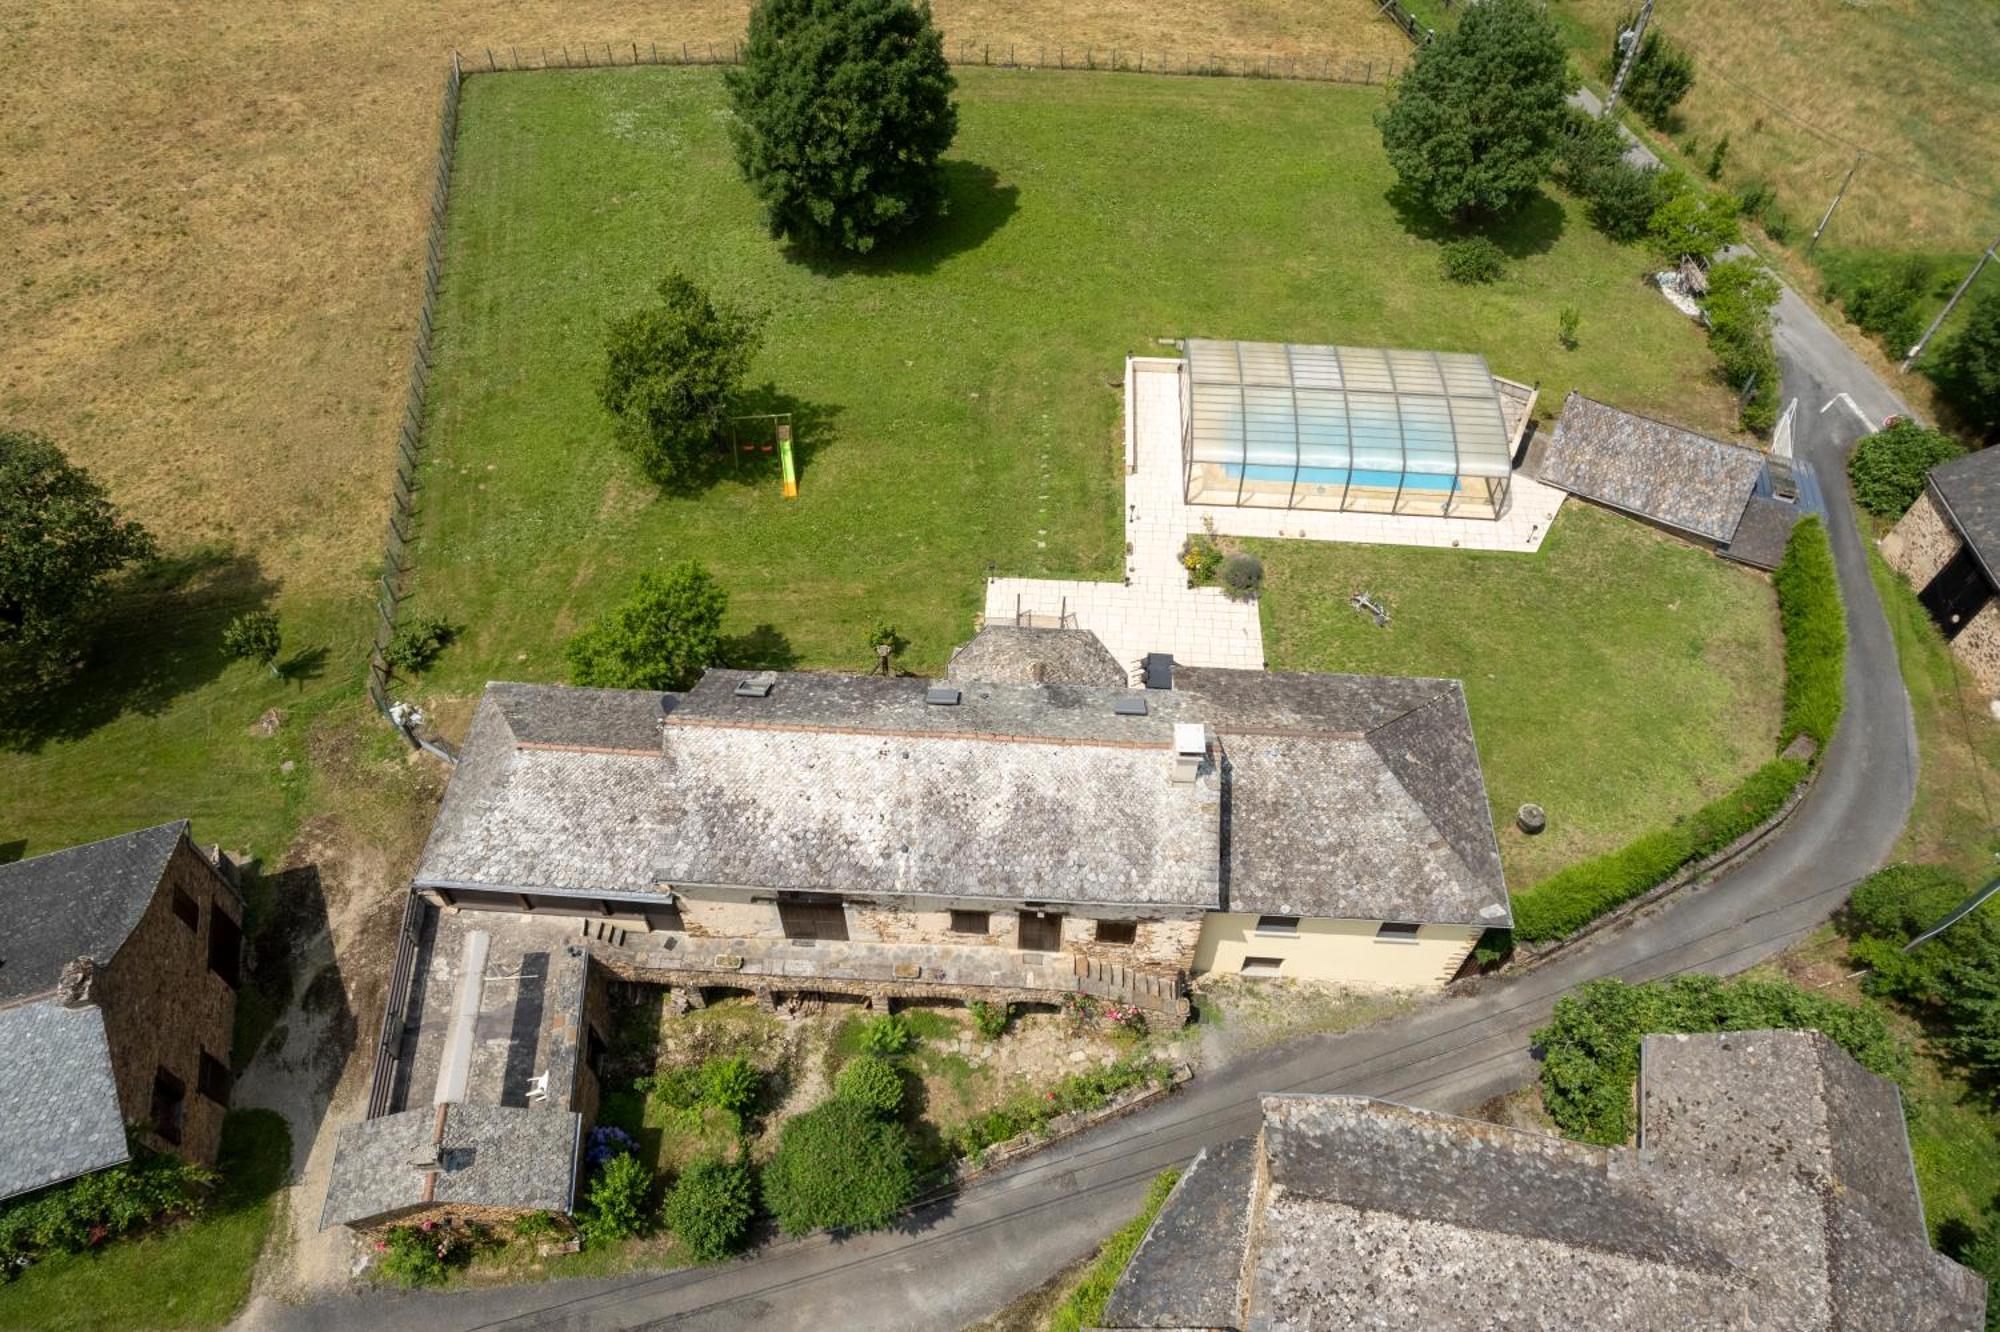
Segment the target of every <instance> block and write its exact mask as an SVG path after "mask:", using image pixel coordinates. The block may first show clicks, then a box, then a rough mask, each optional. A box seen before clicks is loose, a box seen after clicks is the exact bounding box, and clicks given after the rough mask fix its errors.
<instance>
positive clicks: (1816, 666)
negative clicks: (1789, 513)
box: [1771, 517, 1847, 748]
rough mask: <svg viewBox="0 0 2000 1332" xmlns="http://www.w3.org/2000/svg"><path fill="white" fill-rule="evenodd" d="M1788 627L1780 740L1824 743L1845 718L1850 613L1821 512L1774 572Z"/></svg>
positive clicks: (1788, 546)
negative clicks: (1806, 739)
mask: <svg viewBox="0 0 2000 1332" xmlns="http://www.w3.org/2000/svg"><path fill="white" fill-rule="evenodd" d="M1771 581H1772V582H1773V584H1775V585H1776V587H1777V589H1778V618H1779V619H1780V620H1781V621H1782V622H1783V624H1784V628H1785V718H1784V722H1783V724H1782V726H1781V727H1780V733H1779V736H1778V743H1779V745H1780V746H1783V745H1788V744H1790V743H1791V742H1792V740H1793V738H1794V737H1796V736H1800V735H1809V736H1811V737H1812V738H1813V739H1814V740H1815V741H1817V742H1818V743H1819V745H1820V746H1821V747H1822V748H1824V747H1825V745H1826V742H1827V741H1829V740H1831V739H1832V738H1833V729H1834V727H1835V726H1837V725H1839V724H1840V709H1841V705H1842V703H1843V701H1844V693H1843V691H1844V688H1845V681H1846V671H1847V617H1846V613H1845V611H1843V610H1842V609H1841V604H1840V580H1839V578H1838V577H1837V576H1836V575H1835V573H1834V569H1833V548H1832V547H1831V546H1829V545H1828V544H1827V540H1826V528H1825V527H1823V526H1821V524H1820V521H1819V519H1818V518H1817V517H1807V518H1804V519H1802V520H1800V522H1799V524H1798V526H1796V527H1794V528H1793V529H1792V535H1791V538H1790V540H1788V541H1786V542H1785V554H1784V558H1783V559H1781V560H1779V561H1778V568H1777V571H1776V572H1775V573H1773V574H1772V575H1771Z"/></svg>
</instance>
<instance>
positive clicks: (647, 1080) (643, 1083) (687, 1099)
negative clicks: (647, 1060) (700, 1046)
mask: <svg viewBox="0 0 2000 1332" xmlns="http://www.w3.org/2000/svg"><path fill="white" fill-rule="evenodd" d="M632 1090H633V1091H636V1092H643V1093H645V1094H646V1095H647V1096H650V1097H652V1098H653V1099H654V1100H655V1101H658V1102H659V1103H660V1104H661V1105H663V1106H665V1107H666V1108H667V1109H669V1110H693V1109H695V1108H696V1107H698V1106H699V1105H700V1104H701V1099H702V1081H701V1070H700V1069H699V1068H686V1067H676V1068H663V1069H661V1070H660V1071H659V1072H657V1073H653V1074H649V1075H648V1076H646V1077H643V1078H634V1079H632ZM621 1132H622V1130H621Z"/></svg>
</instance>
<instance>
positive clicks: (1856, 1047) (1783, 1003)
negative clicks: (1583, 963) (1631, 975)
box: [1529, 974, 1903, 1146]
mask: <svg viewBox="0 0 2000 1332" xmlns="http://www.w3.org/2000/svg"><path fill="white" fill-rule="evenodd" d="M1766 1027H1780V1028H1806V1029H1810V1030H1814V1031H1822V1032H1825V1033H1826V1034H1827V1035H1828V1036H1829V1037H1831V1038H1832V1039H1833V1041H1834V1042H1835V1044H1837V1045H1839V1046H1840V1047H1841V1049H1843V1050H1845V1051H1847V1053H1848V1054H1850V1055H1852V1056H1854V1058H1855V1059H1856V1060H1857V1061H1858V1062H1859V1063H1860V1064H1861V1065H1862V1067H1864V1068H1867V1069H1869V1070H1870V1071H1871V1072H1875V1073H1880V1074H1882V1075H1883V1076H1885V1077H1894V1076H1896V1075H1897V1074H1898V1073H1900V1072H1901V1071H1902V1062H1903V1061H1902V1052H1901V1050H1900V1049H1899V1047H1898V1046H1897V1045H1896V1043H1895V1041H1894V1040H1893V1039H1892V1038H1891V1036H1890V1034H1889V1030H1888V1027H1887V1025H1886V1024H1885V1023H1884V1022H1883V1020H1882V1015H1881V1014H1880V1013H1879V1012H1877V1011H1876V1010H1875V1009H1873V1008H1864V1007H1858V1006H1854V1005H1849V1004H1843V1003H1839V1002H1837V1001H1835V1000H1833V999H1829V998H1826V997H1825V996H1823V995H1818V994H1814V993H1812V992H1811V991H1808V990H1802V989H1800V988H1799V987H1798V986H1796V985H1793V984H1792V983H1791V982H1789V981H1780V980H1757V979H1750V978H1741V979H1737V980H1729V981H1725V980H1721V979H1718V978H1717V977H1714V976H1707V975H1698V974H1697V975H1687V976H1677V977H1675V978H1674V979H1672V980H1668V981H1649V982H1647V983H1646V984H1643V985H1628V984H1626V983H1625V982H1624V981H1620V980H1613V979H1609V978H1606V979H1602V980H1594V981H1587V982H1585V983H1584V984H1582V985H1580V986H1578V987H1577V988H1576V989H1575V990H1573V991H1571V992H1570V993H1569V994H1567V995H1564V996H1563V997H1562V998H1561V999H1558V1000H1556V1008H1555V1014H1554V1016H1553V1018H1552V1019H1551V1020H1550V1022H1549V1025H1547V1026H1546V1027H1543V1028H1542V1029H1541V1030H1539V1031H1537V1032H1535V1033H1534V1035H1533V1036H1531V1037H1530V1038H1529V1039H1530V1040H1531V1041H1532V1042H1533V1043H1534V1044H1535V1045H1536V1046H1537V1047H1539V1048H1540V1049H1541V1051H1542V1074H1541V1076H1542V1104H1543V1105H1544V1106H1546V1107H1547V1109H1548V1112H1549V1116H1550V1117H1551V1118H1552V1119H1554V1120H1555V1121H1556V1126H1557V1127H1558V1128H1560V1129H1561V1130H1562V1131H1563V1133H1564V1134H1565V1135H1567V1136H1569V1137H1572V1138H1580V1139H1582V1140H1583V1141H1585V1142H1595V1143H1601V1144H1604V1145H1606V1146H1612V1145H1616V1144H1618V1143H1623V1142H1625V1141H1627V1140H1629V1139H1630V1138H1631V1136H1632V1087H1633V1084H1634V1083H1635V1082H1636V1081H1637V1079H1638V1076H1639V1042H1640V1038H1641V1037H1644V1036H1648V1035H1652V1034H1655V1033H1681V1034H1694V1033H1698V1032H1711V1031H1754V1030H1758V1029H1761V1028H1766Z"/></svg>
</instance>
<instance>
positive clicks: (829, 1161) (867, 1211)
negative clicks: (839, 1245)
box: [764, 1098, 917, 1235]
mask: <svg viewBox="0 0 2000 1332" xmlns="http://www.w3.org/2000/svg"><path fill="white" fill-rule="evenodd" d="M916 1192H917V1176H916V1168H915V1166H914V1164H913V1162H912V1150H911V1145H910V1135H909V1134H908V1133H907V1132H906V1131H905V1130H904V1128H903V1126H902V1125H901V1124H898V1123H895V1122H893V1121H891V1120H887V1119H883V1118H881V1117H879V1116H877V1115H874V1114H871V1113H870V1112H869V1111H868V1110H866V1109H865V1108H863V1107H862V1106H859V1105H857V1104H855V1103H854V1102H852V1101H848V1100H842V1099H839V1098H835V1099H834V1100H831V1101H827V1102H824V1103H823V1104H821V1105H817V1106H815V1107H813V1108H812V1109H811V1110H808V1111H806V1112H805V1113H804V1114H800V1115H794V1116H793V1117H792V1118H790V1119H788V1120H786V1121H785V1124H784V1127H783V1128H781V1129H780V1130H779V1131H778V1150H777V1152H776V1154H774V1155H773V1156H772V1157H771V1162H770V1164H769V1165H767V1166H765V1167H764V1206H765V1207H766V1208H767V1209H769V1211H770V1213H771V1215H772V1216H774V1217H776V1218H777V1221H778V1225H779V1228H780V1229H782V1230H783V1231H784V1232H785V1233H786V1234H787V1235H806V1234H810V1233H811V1232H813V1231H815V1230H877V1229H880V1228H881V1227H883V1226H885V1225H887V1224H889V1222H890V1221H891V1220H892V1219H893V1218H894V1217H895V1215H896V1213H897V1212H899V1211H901V1210H902V1209H903V1208H904V1207H905V1206H907V1205H908V1204H909V1202H910V1200H911V1199H912V1198H914V1197H915V1196H916Z"/></svg>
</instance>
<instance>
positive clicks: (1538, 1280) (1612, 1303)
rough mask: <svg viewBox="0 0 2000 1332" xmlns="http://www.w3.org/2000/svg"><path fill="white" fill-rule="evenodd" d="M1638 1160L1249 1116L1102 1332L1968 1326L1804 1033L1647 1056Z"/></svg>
mask: <svg viewBox="0 0 2000 1332" xmlns="http://www.w3.org/2000/svg"><path fill="white" fill-rule="evenodd" d="M1641 1060H1642V1069H1641V1073H1640V1079H1639V1109H1640V1115H1641V1122H1640V1130H1639V1143H1638V1146H1636V1147H1613V1148H1604V1147H1593V1146H1588V1145H1586V1144H1583V1143H1577V1142H1569V1141H1566V1140H1563V1139H1560V1138H1555V1137H1550V1136H1548V1135H1546V1134H1542V1133H1537V1132H1532V1131H1526V1130H1521V1129H1511V1128H1502V1127H1499V1126H1497V1125H1493V1124H1488V1123H1484V1122H1480V1121H1475V1120H1468V1119H1458V1118H1455V1117H1453V1116H1451V1115H1445V1114H1439V1113H1436V1112H1434V1111H1429V1110H1418V1109H1414V1108H1412V1107H1409V1106H1403V1105H1396V1104H1392V1103H1390V1102H1386V1101H1375V1100H1369V1099H1367V1098H1364V1097H1356V1096H1297V1095H1291V1096H1266V1097H1264V1098H1263V1111H1264V1119H1263V1126H1262V1129H1261V1131H1260V1132H1259V1134H1258V1135H1257V1137H1255V1138H1254V1139H1249V1138H1246V1139H1240V1140H1237V1141H1235V1142H1231V1143H1227V1144H1225V1145H1223V1146H1221V1147H1217V1148H1211V1149H1208V1150H1206V1151H1204V1152H1203V1153H1202V1154H1201V1155H1200V1156H1199V1157H1197V1158H1196V1160H1195V1163H1194V1165H1193V1166H1191V1167H1190V1168H1189V1169H1188V1171H1187V1172H1186V1173H1185V1174H1184V1175H1183V1176H1182V1177H1181V1180H1180V1182H1179V1184H1178V1185H1177V1186H1176V1187H1175V1189H1174V1191H1173V1193H1172V1194H1170V1195H1169V1196H1168V1199H1167V1202H1166V1204H1165V1206H1163V1207H1162V1208H1161V1209H1160V1212H1159V1215H1158V1216H1157V1217H1156V1218H1155V1220H1154V1222H1153V1224H1152V1226H1151V1228H1150V1229H1149V1230H1148V1232H1147V1234H1146V1236H1145V1238H1144V1239H1143V1240H1142V1241H1141V1242H1140V1245H1139V1248H1138V1250H1137V1252H1136V1253H1135V1254H1134V1255H1133V1258H1132V1261H1131V1263H1130V1264H1129V1265H1128V1266H1127V1267H1126V1269H1125V1272H1124V1274H1123V1276H1122V1277H1121V1278H1120V1279H1119V1282H1118V1284H1117V1286H1116V1287H1115V1288H1114V1289H1113V1290H1112V1293H1111V1297H1110V1299H1109V1300H1108V1301H1107V1303H1106V1305H1105V1310H1104V1316H1103V1319H1102V1325H1103V1326H1104V1327H1106V1328H1132V1329H1136V1328H1148V1329H1153V1328H1259V1329H1271V1330H1272V1332H1279V1330H1280V1329H1305V1328H1351V1327H1422V1328H1432V1329H1438V1332H1450V1330H1451V1329H1466V1332H1483V1330H1484V1329H1488V1328H1496V1327H1510V1328H1512V1327H1520V1328H1607V1329H1608V1328H1621V1329H1626V1328H1651V1329H1662V1330H1663V1332H1664V1330H1667V1329H1672V1330H1673V1332H1680V1330H1681V1329H1690V1328H1797V1329H1806V1328H1824V1329H1857V1330H1858V1329H1863V1328H1892V1327H1894V1328H1925V1329H1930V1330H1931V1332H1951V1330H1956V1329H1962V1330H1965V1332H1971V1329H1977V1328H1983V1327H1984V1326H1985V1306H1986V1283H1985V1282H1984V1281H1983V1280H1982V1279H1980V1277H1978V1276H1977V1275H1976V1274H1974V1273H1973V1272H1971V1271H1969V1270H1967V1269H1966V1268H1963V1267H1960V1266H1959V1265H1958V1264H1957V1263H1954V1262H1952V1261H1951V1260H1949V1259H1947V1258H1945V1257H1944V1256H1943V1255H1942V1254H1939V1253H1936V1252H1934V1251H1933V1250H1932V1248H1931V1246H1930V1238H1929V1234H1928V1232H1927V1231H1926V1230H1925V1228H1924V1214H1923V1206H1922V1202H1921V1200H1920V1199H1919V1198H1918V1196H1917V1188H1916V1178H1915V1174H1914V1171H1913V1167H1912V1163H1911V1158H1910V1146H1909V1137H1908V1133H1907V1130H1906V1129H1905V1127H1904V1124H1903V1110H1902V1103H1901V1099H1900V1097H1899V1096H1898V1094H1897V1092H1896V1088H1895V1086H1894V1085H1893V1084H1891V1083H1889V1082H1887V1081H1885V1080H1883V1079H1882V1078H1878V1077H1876V1076H1875V1075H1874V1074H1872V1073H1869V1072H1867V1071H1866V1070H1864V1069H1863V1068H1862V1067H1861V1066H1860V1065H1858V1064H1856V1063H1855V1062H1854V1061H1853V1060H1852V1059H1850V1058H1849V1057H1848V1056H1847V1055H1846V1053H1844V1052H1843V1051H1842V1050H1840V1049H1839V1047H1837V1046H1835V1045H1834V1044H1833V1043H1832V1042H1831V1041H1829V1040H1828V1039H1827V1038H1826V1037H1824V1036H1822V1035H1820V1034H1819V1033H1817V1032H1800V1031H1757V1032H1732V1033H1726V1034H1722V1035H1711V1036H1649V1037H1647V1038H1646V1040H1645V1044H1644V1047H1643V1050H1642V1055H1641Z"/></svg>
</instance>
